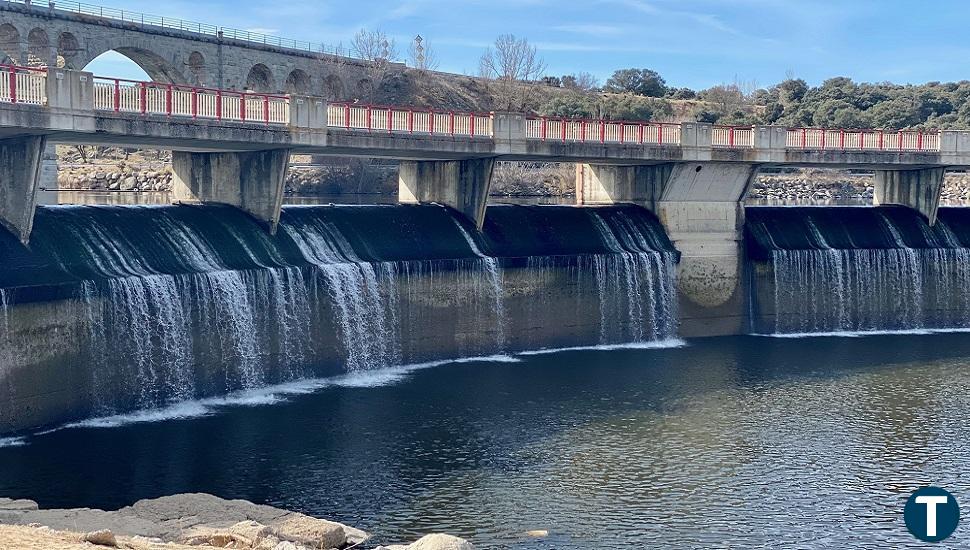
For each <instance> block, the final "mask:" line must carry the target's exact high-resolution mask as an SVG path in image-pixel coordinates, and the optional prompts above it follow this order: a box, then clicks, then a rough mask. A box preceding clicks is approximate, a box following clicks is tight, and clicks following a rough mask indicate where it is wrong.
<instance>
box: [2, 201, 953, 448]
mask: <svg viewBox="0 0 970 550" xmlns="http://www.w3.org/2000/svg"><path fill="white" fill-rule="evenodd" d="M745 214H746V216H745V217H746V222H745V226H744V243H743V251H742V257H741V260H742V261H741V262H740V265H741V269H740V272H739V273H737V274H734V273H729V274H725V280H728V279H730V280H740V281H741V282H740V283H738V284H736V286H735V288H734V290H733V293H732V294H731V297H730V299H729V300H727V301H725V302H722V303H719V304H716V305H713V306H710V305H708V306H705V304H702V303H698V302H697V301H695V300H692V299H691V297H690V296H692V294H691V293H686V292H684V291H683V289H680V288H678V286H679V285H678V274H677V270H678V261H679V258H680V254H679V252H678V251H677V250H676V249H675V248H674V246H673V245H672V244H671V241H670V240H669V239H668V237H667V234H666V233H665V231H664V229H663V226H662V225H661V223H660V221H659V220H658V219H657V218H656V217H655V216H654V215H653V214H652V213H650V212H649V211H648V210H646V209H643V208H640V207H636V206H609V207H568V206H492V207H490V208H489V209H488V213H487V216H486V218H485V221H484V226H483V229H482V231H481V232H478V231H476V230H475V229H474V227H472V225H471V223H470V222H469V221H467V219H466V218H464V217H463V216H461V215H460V214H458V213H457V212H455V211H453V210H450V209H447V208H445V207H442V206H437V205H420V206H419V205H401V206H311V207H287V208H284V210H283V213H282V216H281V219H280V226H279V231H278V232H277V234H276V235H275V236H272V235H269V234H268V233H267V232H266V231H265V229H264V228H263V227H262V226H261V225H260V224H259V223H258V222H256V221H255V220H254V219H252V218H251V217H249V216H248V215H246V214H244V213H243V212H241V211H240V210H237V209H234V208H231V207H221V206H163V207H146V206H134V207H132V206H127V207H99V206H73V207H44V208H40V209H39V210H38V213H37V219H36V225H35V229H34V236H33V239H32V240H31V243H30V245H29V247H26V246H24V245H23V244H21V243H20V240H19V239H18V238H17V237H16V236H15V235H13V234H12V233H7V232H3V233H0V257H2V258H3V259H4V262H3V263H2V265H0V391H2V392H3V397H4V398H3V399H0V433H14V432H17V431H22V430H29V429H36V428H42V427H48V426H53V425H58V424H63V423H65V422H70V421H73V420H79V419H84V418H90V417H95V416H106V415H113V414H123V413H128V412H132V411H136V410H145V409H156V408H160V407H165V406H168V405H170V404H172V403H176V402H181V401H187V400H193V399H201V398H208V397H213V396H220V395H225V394H227V393H232V392H238V391H243V390H248V389H255V388H260V387H263V386H266V385H272V384H278V383H285V382H288V381H295V380H300V379H306V378H315V377H324V376H331V375H339V374H353V373H367V372H369V371H374V370H377V369H381V368H385V367H393V366H398V365H407V364H416V363H423V362H432V361H439V360H447V359H454V358H463V357H476V356H488V355H495V354H507V353H515V352H518V351H524V350H535V349H544V348H563V347H576V346H596V345H613V344H628V343H641V344H644V345H655V344H656V343H658V342H660V343H662V342H666V341H670V340H672V339H674V338H676V337H677V336H679V335H686V336H710V335H719V334H724V333H726V332H728V333H735V334H737V333H759V334H779V335H797V334H819V333H856V332H872V331H898V330H903V331H907V330H934V329H962V328H970V293H967V292H966V289H967V288H970V209H961V208H941V209H940V211H939V220H938V222H937V223H936V224H935V225H933V226H930V225H929V224H928V223H927V221H926V219H925V218H923V217H922V216H921V215H920V214H918V213H916V212H915V211H913V210H910V209H907V208H903V207H878V208H871V207H781V208H778V207H750V208H748V209H747V210H746V213H745Z"/></svg>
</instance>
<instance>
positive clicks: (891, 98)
mask: <svg viewBox="0 0 970 550" xmlns="http://www.w3.org/2000/svg"><path fill="white" fill-rule="evenodd" d="M412 65H416V64H415V63H414V62H412ZM417 66H418V68H416V69H408V70H406V71H404V72H401V73H393V72H392V73H390V74H388V75H387V76H386V78H384V79H382V85H381V89H380V90H379V94H378V95H379V96H380V99H381V100H384V101H388V102H395V103H401V102H408V101H410V102H413V103H417V104H418V105H421V106H427V107H438V108H445V109H468V110H480V111H487V110H501V109H512V110H521V111H530V112H535V113H538V114H542V115H546V116H555V117H569V118H607V119H613V120H656V121H670V122H677V121H685V120H697V121H701V122H711V123H717V124H732V125H751V124H776V125H781V126H794V127H798V126H814V127H837V128H882V129H887V130H894V129H930V128H940V129H970V81H961V82H949V83H941V82H929V83H926V84H919V85H913V84H907V85H900V84H892V83H889V82H881V83H864V82H863V83H859V82H854V81H853V80H851V79H850V78H846V77H836V78H830V79H828V80H826V81H824V82H823V83H822V84H821V85H819V86H810V85H808V83H806V82H805V81H804V80H802V79H797V78H788V79H786V80H784V81H782V82H780V83H778V84H776V85H774V86H770V87H767V88H759V87H757V86H754V85H753V84H750V83H744V82H734V83H730V84H721V85H717V86H713V87H711V88H708V89H706V90H691V89H689V88H678V87H672V86H670V85H668V83H667V82H666V80H665V79H664V78H663V76H662V75H660V74H659V73H657V72H656V71H653V70H651V69H647V68H628V69H619V70H617V71H615V72H614V73H613V75H612V76H611V77H610V78H609V79H607V81H606V82H605V83H604V84H602V85H601V84H600V83H599V82H597V81H596V79H595V78H594V77H592V76H591V75H590V74H588V73H577V74H568V75H562V76H552V75H545V76H542V75H543V74H544V72H545V64H544V63H543V61H542V59H541V57H539V54H538V52H537V51H536V48H535V47H534V46H531V45H530V44H529V43H528V41H527V40H525V39H522V38H516V37H514V36H511V35H503V36H501V37H499V38H498V40H496V42H495V45H494V46H493V47H491V48H489V49H488V50H487V51H486V52H485V54H484V55H483V57H482V60H481V71H480V74H479V75H478V76H457V75H451V74H446V73H439V72H435V71H431V70H427V69H426V68H422V67H421V65H420V64H417Z"/></svg>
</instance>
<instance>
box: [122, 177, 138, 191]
mask: <svg viewBox="0 0 970 550" xmlns="http://www.w3.org/2000/svg"><path fill="white" fill-rule="evenodd" d="M137 185H138V180H137V179H135V177H134V176H128V177H127V178H125V179H124V181H122V182H121V186H120V187H119V189H120V190H122V191H131V190H132V189H134V188H135V187H136V186H137Z"/></svg>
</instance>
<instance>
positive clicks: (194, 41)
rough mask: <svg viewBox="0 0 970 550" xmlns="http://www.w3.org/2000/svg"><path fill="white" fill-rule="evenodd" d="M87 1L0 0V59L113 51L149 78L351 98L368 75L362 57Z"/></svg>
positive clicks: (47, 60) (51, 60)
mask: <svg viewBox="0 0 970 550" xmlns="http://www.w3.org/2000/svg"><path fill="white" fill-rule="evenodd" d="M92 9H102V8H93V7H90V6H83V5H77V8H76V9H75V5H70V4H66V3H65V4H63V6H58V5H57V4H55V3H54V2H51V3H50V4H47V3H44V4H36V3H31V2H29V1H28V2H11V1H0V62H5V63H10V64H14V65H29V66H52V67H61V68H66V69H75V70H81V69H84V68H85V67H86V66H87V65H88V64H89V63H90V62H91V61H93V60H94V59H95V58H97V57H98V56H100V55H101V54H103V53H105V52H108V51H115V52H118V53H120V54H122V55H124V56H126V57H128V58H129V59H131V60H132V61H133V62H134V63H136V64H137V65H138V66H139V67H141V68H142V69H143V70H144V71H145V72H146V73H147V74H148V75H149V76H150V77H151V79H152V80H153V81H156V82H166V83H172V84H189V85H193V86H202V87H212V88H219V89H228V90H250V91H254V92H265V93H277V92H280V93H296V94H304V95H314V96H320V97H325V98H327V99H332V100H342V99H354V97H350V96H353V95H354V94H355V93H357V91H358V90H361V89H367V88H368V87H369V86H370V82H371V80H372V78H371V77H370V76H369V68H370V67H371V65H370V64H369V63H368V62H366V61H363V60H360V59H354V58H351V57H346V56H342V55H336V54H334V53H332V52H331V53H323V52H321V51H313V50H312V48H310V47H309V45H302V46H304V47H302V48H301V47H299V46H300V45H298V44H296V43H291V44H290V43H283V42H282V41H280V40H279V39H275V40H276V41H277V42H278V43H277V44H270V43H266V42H269V40H268V39H271V38H272V37H263V36H261V35H250V34H249V33H246V34H245V35H243V34H242V33H244V32H245V31H233V32H232V33H229V35H228V36H227V33H226V32H224V29H221V28H217V27H212V26H209V25H204V24H201V23H189V22H186V21H180V20H176V19H167V20H166V19H162V18H154V17H153V16H145V15H143V14H136V13H131V12H123V11H120V10H108V9H107V8H104V9H102V11H101V14H103V15H104V16H101V15H99V14H98V13H95V12H94V11H92ZM104 10H107V11H104ZM146 17H147V18H148V19H146ZM260 39H261V40H262V42H257V40H260ZM318 49H319V48H318ZM347 94H349V95H347Z"/></svg>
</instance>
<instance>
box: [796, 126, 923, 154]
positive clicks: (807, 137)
mask: <svg viewBox="0 0 970 550" xmlns="http://www.w3.org/2000/svg"><path fill="white" fill-rule="evenodd" d="M785 146H786V148H788V149H808V150H813V149H821V150H837V151H838V150H857V151H939V150H940V132H939V130H929V131H922V130H915V131H905V130H868V129H854V130H845V129H831V128H789V129H788V130H787V133H786V138H785Z"/></svg>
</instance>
